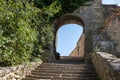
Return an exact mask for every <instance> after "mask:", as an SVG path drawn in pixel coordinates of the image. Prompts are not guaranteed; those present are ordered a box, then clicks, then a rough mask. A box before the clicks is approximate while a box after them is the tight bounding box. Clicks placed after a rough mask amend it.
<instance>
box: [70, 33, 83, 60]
mask: <svg viewBox="0 0 120 80" xmlns="http://www.w3.org/2000/svg"><path fill="white" fill-rule="evenodd" d="M84 38H85V35H84V34H82V35H81V37H80V39H79V41H78V43H77V45H76V47H75V49H74V50H73V51H72V52H71V54H70V55H69V56H77V57H81V59H84V40H85V39H84Z"/></svg>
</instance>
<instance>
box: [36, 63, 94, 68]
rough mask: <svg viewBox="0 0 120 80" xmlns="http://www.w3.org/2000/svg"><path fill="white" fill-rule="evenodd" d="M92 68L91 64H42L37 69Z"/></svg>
mask: <svg viewBox="0 0 120 80" xmlns="http://www.w3.org/2000/svg"><path fill="white" fill-rule="evenodd" d="M56 66H57V67H92V65H91V64H57V63H43V64H41V65H40V66H38V67H56Z"/></svg>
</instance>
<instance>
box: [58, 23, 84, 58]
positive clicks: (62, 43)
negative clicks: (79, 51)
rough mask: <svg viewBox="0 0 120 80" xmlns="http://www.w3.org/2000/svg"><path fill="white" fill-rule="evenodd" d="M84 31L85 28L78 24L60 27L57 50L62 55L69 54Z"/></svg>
mask: <svg viewBox="0 0 120 80" xmlns="http://www.w3.org/2000/svg"><path fill="white" fill-rule="evenodd" d="M82 33H83V28H82V27H81V26H80V25H77V24H66V25H63V26H61V27H60V29H59V30H58V32H57V52H59V53H60V55H61V56H68V55H69V54H70V53H71V52H72V50H73V49H74V48H75V47H76V44H77V42H78V40H79V38H80V37H81V34H82Z"/></svg>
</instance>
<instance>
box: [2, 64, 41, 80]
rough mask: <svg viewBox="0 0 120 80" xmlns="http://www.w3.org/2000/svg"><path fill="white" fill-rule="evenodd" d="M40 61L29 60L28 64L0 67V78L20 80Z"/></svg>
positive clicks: (3, 79)
mask: <svg viewBox="0 0 120 80" xmlns="http://www.w3.org/2000/svg"><path fill="white" fill-rule="evenodd" d="M40 64H41V62H31V63H30V64H29V65H27V64H24V65H18V66H14V67H0V80H21V79H22V78H23V77H25V76H26V75H28V74H31V71H32V70H34V69H35V68H36V67H37V66H39V65H40Z"/></svg>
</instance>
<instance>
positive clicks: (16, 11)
mask: <svg viewBox="0 0 120 80" xmlns="http://www.w3.org/2000/svg"><path fill="white" fill-rule="evenodd" d="M85 1H88V0H69V1H63V0H0V65H1V64H2V65H4V66H5V65H7V66H11V65H17V64H21V63H24V62H28V61H30V60H37V58H39V59H40V57H41V53H42V52H43V51H44V49H48V46H49V44H50V43H51V41H53V37H54V36H53V26H54V25H53V24H52V20H53V19H54V18H57V17H60V16H61V15H63V14H65V13H69V12H72V11H73V10H74V9H76V8H78V7H79V6H80V5H83V3H84V2H85ZM56 15H58V16H56Z"/></svg>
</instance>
